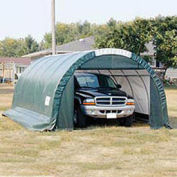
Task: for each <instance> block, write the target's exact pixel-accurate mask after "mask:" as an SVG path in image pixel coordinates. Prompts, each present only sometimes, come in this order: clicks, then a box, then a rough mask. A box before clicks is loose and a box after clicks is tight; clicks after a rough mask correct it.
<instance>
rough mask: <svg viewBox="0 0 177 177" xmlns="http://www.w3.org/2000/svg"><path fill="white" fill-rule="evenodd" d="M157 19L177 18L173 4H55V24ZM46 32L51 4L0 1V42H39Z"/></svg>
mask: <svg viewBox="0 0 177 177" xmlns="http://www.w3.org/2000/svg"><path fill="white" fill-rule="evenodd" d="M158 15H162V16H168V15H170V16H171V15H177V0H56V21H57V22H65V23H72V22H84V21H85V20H87V21H89V22H91V23H97V24H103V23H106V22H107V21H108V20H109V19H110V18H111V17H112V18H114V19H115V20H121V21H130V20H133V19H134V18H135V17H144V18H150V17H155V16H158ZM50 31H51V0H0V40H3V39H4V38H5V37H13V38H22V37H25V36H27V35H29V34H30V35H32V36H33V38H35V39H36V40H37V41H41V40H42V39H43V36H44V34H45V33H46V32H50Z"/></svg>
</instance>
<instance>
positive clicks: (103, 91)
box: [76, 88, 128, 97]
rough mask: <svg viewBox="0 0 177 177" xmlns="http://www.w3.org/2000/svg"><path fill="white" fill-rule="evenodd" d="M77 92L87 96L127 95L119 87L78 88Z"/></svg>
mask: <svg viewBox="0 0 177 177" xmlns="http://www.w3.org/2000/svg"><path fill="white" fill-rule="evenodd" d="M76 92H77V94H78V93H80V94H83V95H85V96H86V95H87V96H88V97H96V96H125V97H127V96H128V95H127V94H126V93H125V92H124V91H122V90H119V89H108V88H98V89H92V88H88V89H87V88H81V89H78V90H77V91H76Z"/></svg>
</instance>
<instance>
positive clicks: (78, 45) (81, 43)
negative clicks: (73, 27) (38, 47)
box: [23, 36, 95, 59]
mask: <svg viewBox="0 0 177 177" xmlns="http://www.w3.org/2000/svg"><path fill="white" fill-rule="evenodd" d="M94 45H95V40H94V37H93V36H90V37H87V38H84V39H79V40H75V41H72V42H69V43H66V44H63V45H60V46H57V47H56V53H57V54H61V53H70V52H76V51H86V50H93V49H95V48H94ZM51 54H52V49H46V50H42V51H39V52H35V53H31V54H28V55H25V56H23V57H31V58H32V59H36V58H40V57H42V56H45V55H51Z"/></svg>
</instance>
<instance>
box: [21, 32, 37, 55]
mask: <svg viewBox="0 0 177 177" xmlns="http://www.w3.org/2000/svg"><path fill="white" fill-rule="evenodd" d="M38 50H39V44H38V43H37V42H36V41H35V40H34V39H33V38H32V37H31V36H30V35H28V36H27V37H26V38H25V39H24V53H25V54H28V53H33V52H36V51H38Z"/></svg>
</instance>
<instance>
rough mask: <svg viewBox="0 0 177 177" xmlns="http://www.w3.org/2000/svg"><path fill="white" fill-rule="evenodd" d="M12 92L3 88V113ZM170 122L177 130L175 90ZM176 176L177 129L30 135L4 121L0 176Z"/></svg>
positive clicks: (144, 127) (105, 129)
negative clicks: (175, 125)
mask: <svg viewBox="0 0 177 177" xmlns="http://www.w3.org/2000/svg"><path fill="white" fill-rule="evenodd" d="M12 94H13V89H12V87H7V86H4V87H0V113H2V112H3V111H4V110H6V109H7V108H9V107H10V105H11V101H12ZM166 94H167V101H168V109H169V116H170V119H171V122H172V123H173V124H175V122H176V124H177V90H175V89H167V90H166ZM8 175H9V176H15V175H16V176H51V177H53V176H61V177H65V176H66V177H70V176H71V177H118V176H121V177H122V176H131V177H142V176H147V177H152V176H154V177H162V176H168V177H169V176H177V129H174V130H167V129H160V130H151V129H150V128H149V126H147V125H144V124H135V125H134V126H133V127H132V128H124V127H118V126H106V127H99V126H95V127H89V128H88V129H86V130H75V131H71V132H68V131H60V132H52V133H50V132H42V133H41V132H31V131H28V130H26V129H24V128H22V127H21V126H19V125H17V124H16V123H14V122H13V121H11V120H10V119H8V118H5V117H2V116H1V115H0V176H8Z"/></svg>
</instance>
